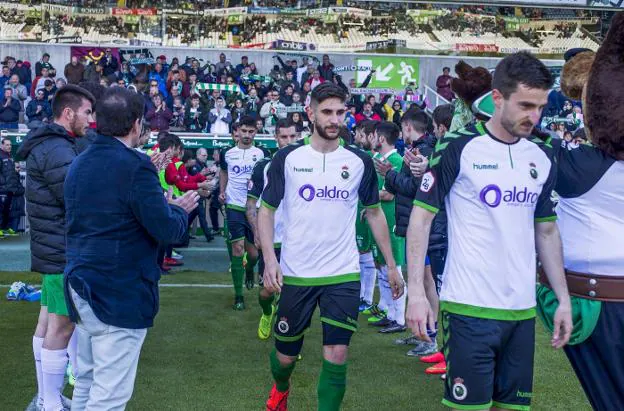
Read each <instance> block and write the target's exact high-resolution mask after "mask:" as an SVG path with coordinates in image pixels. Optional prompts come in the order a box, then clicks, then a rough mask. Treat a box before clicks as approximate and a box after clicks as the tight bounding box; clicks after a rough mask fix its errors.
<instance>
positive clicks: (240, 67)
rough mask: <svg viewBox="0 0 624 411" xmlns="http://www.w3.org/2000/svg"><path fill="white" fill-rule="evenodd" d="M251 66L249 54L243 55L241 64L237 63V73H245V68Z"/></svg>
mask: <svg viewBox="0 0 624 411" xmlns="http://www.w3.org/2000/svg"><path fill="white" fill-rule="evenodd" d="M247 67H249V58H248V57H247V56H243V57H241V62H240V64H237V65H236V74H237V76H238V77H240V76H241V75H242V74H243V70H244V69H245V68H247Z"/></svg>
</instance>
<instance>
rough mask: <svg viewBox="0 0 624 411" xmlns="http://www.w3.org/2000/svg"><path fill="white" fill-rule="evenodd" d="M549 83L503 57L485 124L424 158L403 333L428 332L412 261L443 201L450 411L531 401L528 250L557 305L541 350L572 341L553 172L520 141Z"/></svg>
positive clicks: (541, 72) (533, 69) (538, 71)
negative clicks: (547, 344) (537, 260)
mask: <svg viewBox="0 0 624 411" xmlns="http://www.w3.org/2000/svg"><path fill="white" fill-rule="evenodd" d="M552 84H553V80H552V77H551V75H550V72H549V71H548V68H546V66H545V65H544V64H543V63H542V62H541V61H539V60H538V59H537V58H535V57H534V56H532V55H531V54H529V53H524V52H522V53H516V54H512V55H510V56H508V57H506V58H504V59H503V60H502V61H501V62H500V63H499V64H498V65H497V66H496V70H495V72H494V79H493V84H492V85H493V96H494V102H495V106H496V110H495V113H494V116H493V117H492V119H491V120H490V121H488V122H487V123H486V124H485V125H484V126H483V127H480V128H481V132H478V133H463V132H461V133H457V134H447V135H446V136H445V137H444V138H443V139H442V140H441V141H440V143H438V145H437V147H436V151H435V152H434V154H433V155H432V157H431V158H430V159H429V167H430V168H429V171H427V172H426V173H425V175H424V176H423V178H422V182H421V185H420V189H419V191H418V193H417V195H416V200H415V201H414V205H415V207H414V210H413V212H412V215H411V218H410V225H409V229H408V237H407V241H408V247H409V251H408V273H409V286H408V292H409V299H408V300H409V304H408V309H407V322H408V325H409V327H410V328H411V329H412V330H413V331H414V333H415V334H416V335H417V336H418V337H420V338H424V339H426V340H427V339H429V337H428V336H427V326H429V327H430V328H431V329H433V327H434V322H435V318H434V316H433V310H432V309H431V306H430V304H429V301H428V300H427V298H426V296H425V290H424V287H423V278H424V265H423V263H422V262H423V261H424V258H425V253H426V250H427V239H428V236H429V230H430V227H431V221H432V220H433V218H434V216H435V213H436V212H437V211H438V209H439V208H440V207H441V205H442V202H443V201H444V202H445V205H446V211H447V214H448V230H449V235H448V237H449V252H448V258H447V261H446V266H445V270H444V281H443V284H442V291H441V293H440V310H441V312H442V328H443V329H444V355H445V357H446V360H447V364H448V369H447V378H446V383H445V393H444V399H443V401H442V402H443V404H445V405H447V406H448V407H451V408H453V409H471V410H489V409H490V408H491V407H493V409H516V410H517V409H528V408H529V406H530V403H531V396H532V391H533V387H532V385H533V356H534V345H535V305H536V299H535V271H536V264H535V258H536V249H537V253H538V254H539V258H540V260H541V263H542V266H543V268H544V271H545V272H546V275H547V276H548V280H549V281H550V283H551V285H552V287H553V290H554V292H555V293H556V296H557V299H558V301H559V307H558V308H557V312H556V314H555V319H554V330H555V331H554V334H553V339H552V345H553V346H554V347H556V348H560V347H562V346H564V345H565V344H566V343H567V342H568V340H569V338H570V332H571V325H572V319H571V308H570V298H569V296H568V292H567V286H566V283H565V278H564V274H563V263H562V252H561V239H560V238H559V231H558V229H557V225H556V222H555V220H556V214H555V212H554V206H553V203H552V201H551V198H550V196H551V192H552V189H553V186H554V183H555V174H556V173H555V168H554V165H553V163H552V161H551V160H550V158H549V157H548V156H547V155H546V154H544V152H543V151H542V150H541V149H540V148H539V147H538V146H537V145H536V144H534V143H532V142H530V141H528V140H527V138H526V137H529V136H530V135H531V132H532V130H533V127H534V126H535V124H536V123H537V122H538V121H539V118H540V115H541V113H542V110H543V107H544V106H545V105H546V103H547V100H548V92H549V90H550V88H551V86H552Z"/></svg>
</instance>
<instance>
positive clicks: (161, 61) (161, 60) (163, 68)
mask: <svg viewBox="0 0 624 411" xmlns="http://www.w3.org/2000/svg"><path fill="white" fill-rule="evenodd" d="M156 64H160V66H161V71H162V73H163V76H164V78H165V79H166V78H167V74H168V73H169V64H167V56H165V55H164V54H161V55H160V56H158V57H156Z"/></svg>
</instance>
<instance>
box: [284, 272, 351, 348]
mask: <svg viewBox="0 0 624 411" xmlns="http://www.w3.org/2000/svg"><path fill="white" fill-rule="evenodd" d="M317 305H318V306H319V307H320V310H321V323H322V324H323V345H349V342H350V341H351V336H352V335H353V333H354V332H355V331H357V328H358V322H357V318H358V308H359V305H360V282H359V281H351V282H348V283H342V284H333V285H319V286H307V287H306V286H297V285H284V286H283V287H282V293H281V296H280V301H279V304H278V306H277V314H276V320H275V330H274V331H275V348H276V349H277V351H279V352H280V353H282V354H284V355H288V356H292V357H294V356H297V355H298V354H299V352H300V351H301V347H302V345H303V336H304V333H305V331H306V330H307V329H308V327H310V323H311V322H312V316H313V315H314V311H315V310H316V306H317Z"/></svg>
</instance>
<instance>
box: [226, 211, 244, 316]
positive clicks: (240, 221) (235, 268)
mask: <svg viewBox="0 0 624 411" xmlns="http://www.w3.org/2000/svg"><path fill="white" fill-rule="evenodd" d="M226 213H227V225H228V230H229V236H230V244H231V245H232V258H231V260H230V261H231V269H232V283H233V284H234V306H233V308H234V309H235V310H244V309H245V302H244V299H243V280H244V277H245V268H244V266H243V255H244V254H245V236H246V225H245V214H244V213H243V212H242V211H238V210H231V209H229V208H227V209H226Z"/></svg>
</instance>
